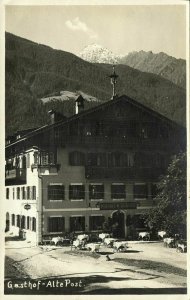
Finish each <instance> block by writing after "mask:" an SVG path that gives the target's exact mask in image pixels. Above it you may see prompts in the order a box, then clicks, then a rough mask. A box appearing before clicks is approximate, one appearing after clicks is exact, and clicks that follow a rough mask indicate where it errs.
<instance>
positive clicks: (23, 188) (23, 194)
mask: <svg viewBox="0 0 190 300" xmlns="http://www.w3.org/2000/svg"><path fill="white" fill-rule="evenodd" d="M22 199H23V200H25V199H26V191H25V187H24V186H23V187H22Z"/></svg>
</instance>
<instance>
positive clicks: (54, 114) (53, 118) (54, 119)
mask: <svg viewBox="0 0 190 300" xmlns="http://www.w3.org/2000/svg"><path fill="white" fill-rule="evenodd" d="M48 114H49V115H50V118H51V124H55V123H57V122H59V121H61V120H65V119H66V117H65V116H64V115H62V114H61V113H59V112H56V111H55V110H53V109H51V110H49V111H48Z"/></svg>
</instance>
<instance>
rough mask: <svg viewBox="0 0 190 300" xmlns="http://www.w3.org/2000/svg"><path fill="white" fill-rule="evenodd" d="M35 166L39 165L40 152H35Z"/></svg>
mask: <svg viewBox="0 0 190 300" xmlns="http://www.w3.org/2000/svg"><path fill="white" fill-rule="evenodd" d="M34 164H35V165H37V164H38V152H34Z"/></svg>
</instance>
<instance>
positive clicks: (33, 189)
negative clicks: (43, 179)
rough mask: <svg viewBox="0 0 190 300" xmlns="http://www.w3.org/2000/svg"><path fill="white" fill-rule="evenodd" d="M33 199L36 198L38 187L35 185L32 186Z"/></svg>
mask: <svg viewBox="0 0 190 300" xmlns="http://www.w3.org/2000/svg"><path fill="white" fill-rule="evenodd" d="M32 199H33V200H36V187H35V186H33V187H32Z"/></svg>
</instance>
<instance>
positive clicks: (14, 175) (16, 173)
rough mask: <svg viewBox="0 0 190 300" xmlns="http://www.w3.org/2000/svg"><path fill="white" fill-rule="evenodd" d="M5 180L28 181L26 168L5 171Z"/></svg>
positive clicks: (14, 181) (13, 182)
mask: <svg viewBox="0 0 190 300" xmlns="http://www.w3.org/2000/svg"><path fill="white" fill-rule="evenodd" d="M5 181H6V182H11V183H12V184H17V183H18V184H19V183H25V182H26V169H22V168H15V169H11V170H6V171H5Z"/></svg>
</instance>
